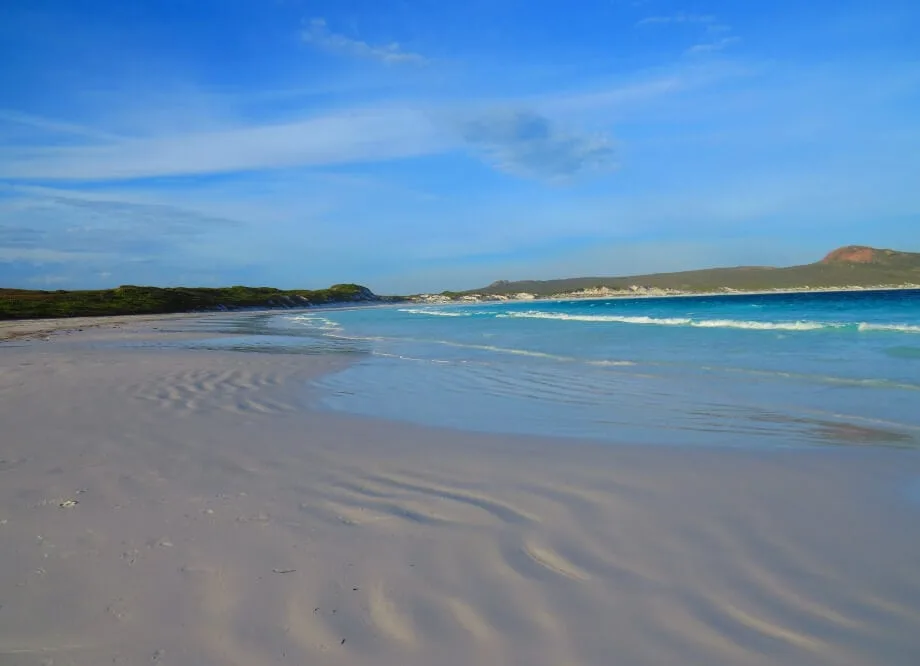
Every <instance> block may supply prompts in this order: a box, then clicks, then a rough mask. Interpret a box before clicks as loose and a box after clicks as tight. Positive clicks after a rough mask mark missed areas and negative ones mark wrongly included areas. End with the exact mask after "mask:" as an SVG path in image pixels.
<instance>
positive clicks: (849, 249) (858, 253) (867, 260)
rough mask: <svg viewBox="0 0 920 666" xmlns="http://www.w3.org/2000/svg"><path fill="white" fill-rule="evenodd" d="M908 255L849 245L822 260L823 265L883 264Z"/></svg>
mask: <svg viewBox="0 0 920 666" xmlns="http://www.w3.org/2000/svg"><path fill="white" fill-rule="evenodd" d="M904 254H908V253H907V252H895V251H894V250H878V249H876V248H874V247H868V246H866V245H847V246H846V247H840V248H837V249H836V250H834V251H833V252H831V253H830V254H828V255H827V256H826V257H824V259H822V260H821V263H822V264H883V263H887V262H888V261H890V260H891V259H893V258H895V257H897V256H898V255H904Z"/></svg>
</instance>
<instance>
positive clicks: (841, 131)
mask: <svg viewBox="0 0 920 666" xmlns="http://www.w3.org/2000/svg"><path fill="white" fill-rule="evenodd" d="M918 30H920V4H918V3H916V2H915V1H914V0H903V1H895V0H890V1H886V0H877V1H874V2H856V1H846V0H835V1H830V0H812V1H810V2H807V3H802V2H793V1H792V0H776V1H774V2H769V3H768V2H753V1H751V2H749V1H742V0H734V1H727V0H713V1H708V0H699V1H693V2H691V1H689V0H684V1H676V0H675V1H669V0H578V1H576V2H573V1H572V0H567V1H563V0H527V1H526V2H525V1H524V0H466V1H465V2H462V3H460V2H453V3H452V2H444V1H443V0H401V1H397V0H392V1H390V0H324V1H323V0H313V1H308V0H196V1H194V2H193V1H191V0H186V1H179V0H156V1H154V0H134V1H133V2H123V1H121V0H118V1H115V0H7V1H6V2H4V3H2V6H0V285H2V286H20V287H31V288H54V289H59V288H76V287H104V286H115V285H118V284H129V283H130V284H162V285H166V284H189V285H191V284H195V285H217V284H260V285H262V284H264V285H272V286H278V287H320V286H325V285H328V284H331V283H334V282H343V281H349V282H350V281H356V282H360V283H363V284H366V285H368V286H370V287H371V288H372V289H374V290H376V291H378V292H382V293H399V292H416V291H440V290H442V289H451V288H467V287H475V286H480V285H482V284H486V283H489V282H491V281H493V280H497V279H519V278H550V277H564V276H572V275H588V274H592V275H620V274H629V273H638V272H652V271H664V270H682V269H688V268H698V267H704V266H715V265H738V264H792V263H805V262H809V261H813V260H816V259H818V258H820V256H821V255H823V254H824V253H825V252H826V251H828V250H830V249H832V248H834V247H836V246H838V245H843V244H850V243H861V244H869V245H876V246H886V247H895V248H898V249H905V250H915V251H920V41H918V40H917V37H916V36H917V34H918Z"/></svg>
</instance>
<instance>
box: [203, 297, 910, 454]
mask: <svg viewBox="0 0 920 666" xmlns="http://www.w3.org/2000/svg"><path fill="white" fill-rule="evenodd" d="M227 325H228V324H225V325H224V326H225V328H224V330H223V332H225V333H226V332H231V331H229V330H226V326H227ZM232 327H233V332H234V333H235V337H233V338H230V339H228V340H225V341H224V342H221V343H220V344H222V345H224V346H225V347H224V348H226V347H227V346H231V347H232V346H233V345H236V348H240V349H243V350H246V349H247V346H248V350H252V351H265V350H270V349H271V348H273V347H275V346H277V347H278V349H283V350H284V351H288V352H290V351H292V350H300V351H304V352H313V353H316V352H329V351H332V352H339V351H347V352H353V353H355V359H356V362H355V363H353V364H352V365H350V366H349V367H348V368H347V369H345V370H343V371H342V372H339V373H336V374H333V375H329V376H326V377H324V378H323V379H321V380H320V381H319V382H318V387H319V388H320V389H321V390H320V391H319V396H320V397H319V398H318V400H319V402H320V404H321V405H322V406H324V407H327V408H330V409H335V410H341V411H348V412H354V413H360V414H366V415H372V416H381V417H386V418H392V419H403V420H410V421H416V422H420V423H425V424H432V425H441V426H449V427H456V428H464V429H470V430H480V431H491V432H512V433H527V434H546V435H563V436H575V437H587V438H593V439H601V440H611V441H613V440H616V441H633V442H648V443H667V444H675V443H676V444H704V445H713V444H716V445H729V446H774V447H775V446H802V445H816V444H847V445H873V446H877V445H887V446H916V445H918V444H920V291H900V292H893V291H892V292H855V293H812V294H782V295H779V294H771V295H757V296H707V297H688V298H637V299H612V300H578V301H555V302H516V303H510V304H491V303H489V304H472V305H464V306H457V305H449V306H431V307H429V306H418V305H411V306H395V307H382V308H358V309H347V310H323V311H319V310H317V311H305V312H303V311H301V312H286V313H273V314H269V315H259V316H258V317H249V318H248V319H238V320H237V321H236V323H234V324H232ZM199 344H205V343H199Z"/></svg>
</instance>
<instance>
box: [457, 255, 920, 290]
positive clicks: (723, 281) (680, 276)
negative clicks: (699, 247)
mask: <svg viewBox="0 0 920 666" xmlns="http://www.w3.org/2000/svg"><path fill="white" fill-rule="evenodd" d="M916 285H920V253H917V252H898V251H896V250H884V249H876V248H871V247H865V246H861V245H850V246H846V247H842V248H839V249H837V250H834V251H833V252H831V253H829V254H828V255H827V256H826V257H824V258H823V259H822V260H820V261H818V262H815V263H812V264H805V265H803V266H788V267H785V268H773V267H768V266H736V267H733V268H709V269H704V270H694V271H682V272H679V273H653V274H650V275H633V276H627V277H578V278H567V279H561V280H522V281H515V282H510V281H507V280H501V281H498V282H493V283H492V284H490V285H489V286H488V287H484V288H482V289H474V290H471V291H467V292H462V293H461V294H457V295H458V296H464V295H465V296H471V295H473V294H481V295H483V296H512V295H516V294H533V295H534V296H540V297H545V296H552V295H559V294H573V293H578V292H586V291H587V292H588V293H591V292H598V291H599V292H606V291H613V292H629V291H632V292H636V291H638V292H640V293H657V292H662V293H707V292H715V293H719V292H733V291H774V290H775V291H778V290H787V289H791V290H797V289H833V288H840V289H846V288H857V289H865V288H869V287H907V286H916Z"/></svg>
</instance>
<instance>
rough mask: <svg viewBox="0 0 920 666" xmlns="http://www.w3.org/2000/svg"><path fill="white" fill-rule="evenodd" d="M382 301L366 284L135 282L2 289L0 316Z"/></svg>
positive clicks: (79, 315)
mask: <svg viewBox="0 0 920 666" xmlns="http://www.w3.org/2000/svg"><path fill="white" fill-rule="evenodd" d="M380 300H384V299H382V298H381V297H379V296H377V295H375V294H374V293H373V292H372V291H371V290H370V289H368V288H367V287H362V286H361V285H357V284H337V285H333V286H332V287H329V288H328V289H317V290H306V289H295V290H289V291H282V290H280V289H273V288H271V287H221V288H213V289H212V288H204V287H201V288H191V287H168V288H162V287H136V286H133V285H124V286H121V287H118V288H116V289H99V290H93V291H34V290H25V289H0V319H38V318H43V317H95V316H100V315H128V314H131V315H133V314H167V313H173V312H196V311H207V310H238V309H243V308H285V307H288V308H290V307H308V306H311V305H328V304H333V303H352V302H367V301H380Z"/></svg>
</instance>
